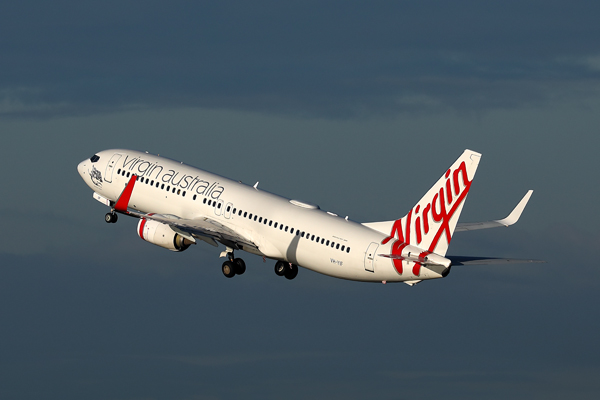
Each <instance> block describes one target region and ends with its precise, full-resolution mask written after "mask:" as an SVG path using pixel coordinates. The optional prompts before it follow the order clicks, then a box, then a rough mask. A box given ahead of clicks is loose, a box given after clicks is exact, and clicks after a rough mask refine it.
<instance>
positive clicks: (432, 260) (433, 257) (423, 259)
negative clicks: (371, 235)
mask: <svg viewBox="0 0 600 400" xmlns="http://www.w3.org/2000/svg"><path fill="white" fill-rule="evenodd" d="M378 255H379V256H380V257H385V258H391V259H392V260H402V261H411V262H414V263H419V264H421V265H440V266H442V267H445V268H448V267H449V266H450V260H448V259H447V258H445V257H442V256H440V255H437V254H434V253H430V254H428V255H423V253H421V254H419V253H414V254H412V253H408V254H378Z"/></svg>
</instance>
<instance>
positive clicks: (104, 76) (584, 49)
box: [0, 1, 600, 117]
mask: <svg viewBox="0 0 600 400" xmlns="http://www.w3.org/2000/svg"><path fill="white" fill-rule="evenodd" d="M543 5H544V6H543V7H540V6H539V4H537V2H530V3H526V4H523V3H522V2H494V3H491V4H488V3H486V4H485V5H483V4H480V3H478V2H472V1H459V2H453V3H452V4H448V3H447V2H441V1H424V2H402V3H398V4H396V5H390V4H389V3H388V2H370V3H368V4H367V3H362V2H338V1H330V2H325V3H323V2H312V1H309V2H306V1H303V2H286V4H280V3H278V2H272V1H260V2H253V3H252V4H246V3H245V2H235V1H224V2H219V3H217V4H210V5H204V4H191V3H188V2H174V3H171V4H170V5H169V7H165V6H164V4H161V3H157V2H143V3H141V2H128V3H116V2H115V3H110V2H109V3H105V4H104V5H103V6H102V7H100V6H98V5H97V4H95V3H85V2H83V3H80V2H78V3H71V2H69V1H66V2H58V3H54V2H53V3H52V4H51V5H49V4H46V3H43V2H39V3H38V4H37V5H36V6H32V5H31V4H29V5H27V6H25V5H11V6H7V10H6V12H4V13H3V15H2V17H0V22H1V24H0V26H1V27H2V28H0V34H2V37H4V38H5V40H4V41H3V43H1V44H0V54H2V58H3V73H2V74H1V75H0V93H3V95H2V96H0V98H1V99H2V104H3V105H2V107H0V115H3V116H5V117H6V116H31V115H38V116H53V115H64V114H68V115H73V114H89V113H103V112H110V111H120V110H123V109H126V110H129V109H138V108H177V107H187V106H193V107H203V108H223V109H232V110H249V111H259V112H266V113H283V114H295V115H300V116H303V115H309V116H325V117H352V116H365V115H366V116H370V115H373V114H395V113H398V112H415V111H432V110H436V111H437V110H440V109H446V110H448V109H450V110H465V109H469V110H472V109H480V110H486V109H496V108H512V107H519V106H522V105H532V104H533V105H536V104H543V103H545V102H547V101H553V100H555V99H557V98H559V99H564V98H581V97H584V98H585V97H586V96H595V95H597V93H598V89H599V86H598V84H599V78H600V74H599V73H598V72H599V71H598V70H597V69H594V68H588V67H586V66H584V65H576V64H569V65H566V64H565V63H562V62H560V61H557V60H558V59H560V58H561V57H562V58H564V57H574V58H579V59H592V60H593V57H596V55H597V54H598V44H597V43H596V41H595V40H593V38H594V37H597V35H598V29H599V28H597V27H596V25H597V24H595V21H593V19H592V18H591V15H593V13H591V12H590V7H597V6H595V5H594V4H593V3H591V2H587V1H579V2H575V3H573V4H571V3H570V4H569V6H568V7H565V6H564V5H563V4H562V3H561V2H549V3H548V2H545V3H544V4H543ZM30 10H34V11H30ZM590 57H591V58H590ZM592 64H593V62H592ZM582 88H586V90H582Z"/></svg>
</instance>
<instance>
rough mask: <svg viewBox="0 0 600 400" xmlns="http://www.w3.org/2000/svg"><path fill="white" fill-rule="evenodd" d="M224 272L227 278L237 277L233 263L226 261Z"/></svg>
mask: <svg viewBox="0 0 600 400" xmlns="http://www.w3.org/2000/svg"><path fill="white" fill-rule="evenodd" d="M222 270H223V275H225V276H226V277H227V278H233V277H234V276H235V265H234V264H233V263H232V262H231V261H225V262H224V263H223V267H222Z"/></svg>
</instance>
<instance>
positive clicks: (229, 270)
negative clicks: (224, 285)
mask: <svg viewBox="0 0 600 400" xmlns="http://www.w3.org/2000/svg"><path fill="white" fill-rule="evenodd" d="M227 258H228V260H227V261H225V262H224V263H223V267H222V269H223V275H225V276H226V277H227V278H233V277H234V276H235V275H242V274H243V273H244V272H246V263H245V262H244V260H242V259H241V258H233V253H227Z"/></svg>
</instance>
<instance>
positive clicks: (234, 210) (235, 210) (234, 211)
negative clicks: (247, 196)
mask: <svg viewBox="0 0 600 400" xmlns="http://www.w3.org/2000/svg"><path fill="white" fill-rule="evenodd" d="M227 211H229V208H228V209H227ZM236 212H237V209H235V208H234V209H233V213H234V214H235V213H236Z"/></svg>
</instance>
